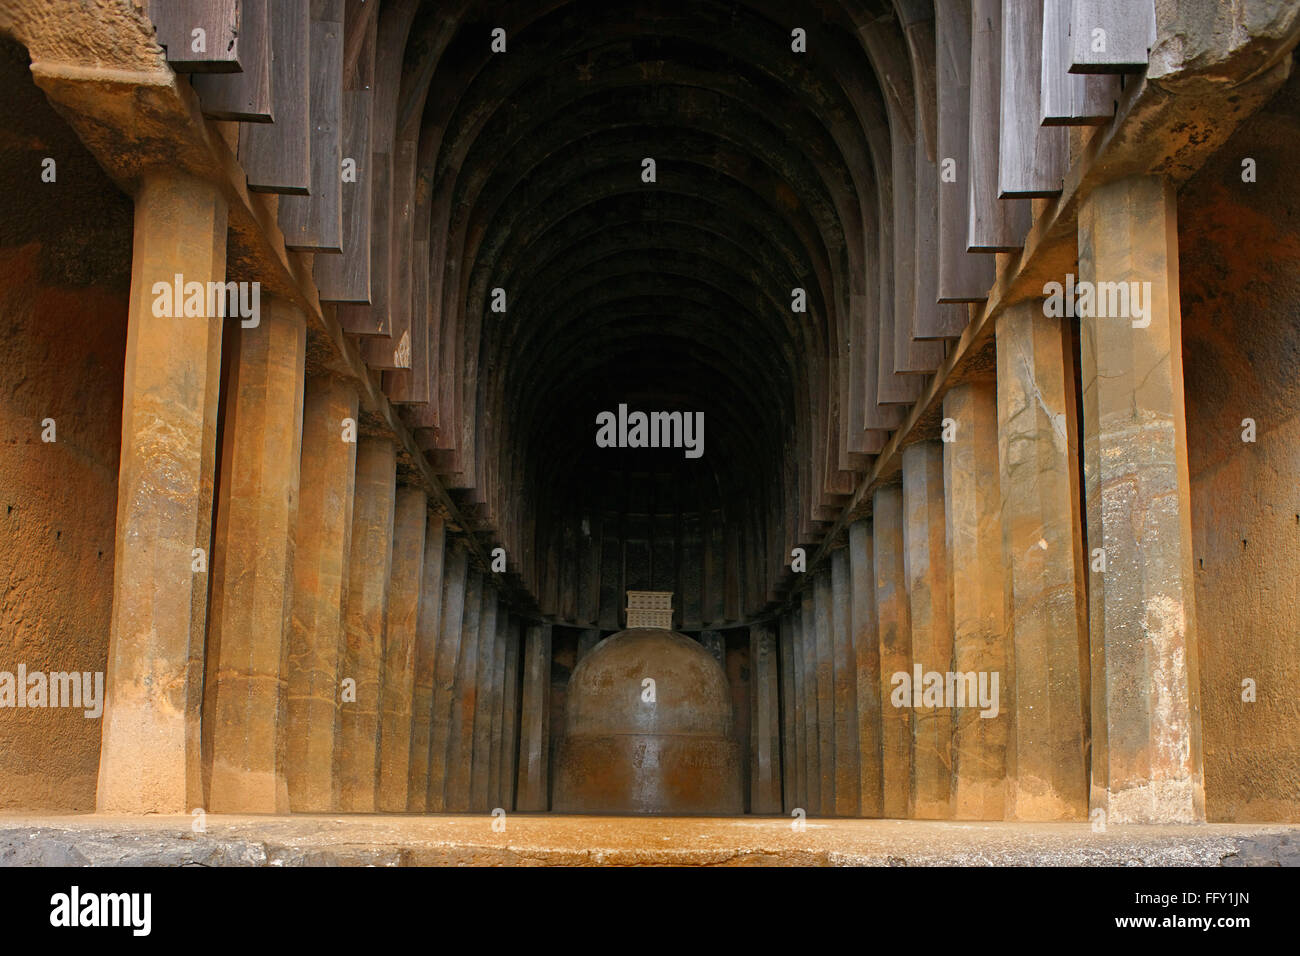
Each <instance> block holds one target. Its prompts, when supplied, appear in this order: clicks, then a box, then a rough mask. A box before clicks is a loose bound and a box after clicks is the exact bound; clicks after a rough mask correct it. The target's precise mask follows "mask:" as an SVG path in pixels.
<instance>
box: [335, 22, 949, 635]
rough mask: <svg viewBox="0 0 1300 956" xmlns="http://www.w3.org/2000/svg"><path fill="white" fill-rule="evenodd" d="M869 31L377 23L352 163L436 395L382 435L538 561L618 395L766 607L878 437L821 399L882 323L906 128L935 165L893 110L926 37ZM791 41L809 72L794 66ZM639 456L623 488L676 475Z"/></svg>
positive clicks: (830, 395) (615, 462)
mask: <svg viewBox="0 0 1300 956" xmlns="http://www.w3.org/2000/svg"><path fill="white" fill-rule="evenodd" d="M896 6H897V7H898V8H899V9H898V10H895V5H892V4H884V3H870V2H868V3H833V2H813V3H804V4H793V5H792V4H789V3H785V2H780V3H778V2H775V0H756V2H749V3H733V2H714V0H689V2H687V0H662V2H657V3H638V4H636V5H635V13H632V12H630V11H631V8H630V7H628V6H627V5H623V4H611V3H607V2H598V0H579V2H563V0H527V2H518V3H510V4H504V5H501V6H494V7H493V8H492V9H491V10H490V12H484V10H481V9H480V6H479V5H478V4H473V3H464V4H461V5H459V6H458V7H451V6H449V5H445V4H428V3H425V4H421V3H418V2H415V0H400V2H395V3H394V2H391V0H390V2H388V3H385V4H384V6H383V8H382V9H381V11H380V13H379V21H378V34H379V46H378V52H377V53H376V61H377V69H376V83H377V84H388V85H389V86H390V88H389V89H386V90H385V89H380V90H378V91H377V95H378V96H379V98H380V99H381V100H383V101H384V102H385V103H388V104H389V105H388V106H387V107H385V108H384V109H382V110H380V111H378V112H377V116H379V117H381V119H380V120H379V121H380V122H381V123H383V124H385V125H386V128H385V129H380V130H377V131H375V132H374V133H373V134H372V135H373V136H374V137H375V139H374V142H375V143H376V144H378V145H380V146H384V147H385V148H387V149H390V150H392V151H393V152H394V153H400V152H401V150H403V149H405V150H407V151H408V152H409V155H410V162H409V166H406V167H404V166H402V164H401V162H398V163H396V164H395V168H396V170H397V180H396V182H395V192H394V200H395V201H397V202H400V201H409V202H411V203H413V206H414V208H413V210H412V211H411V218H412V221H413V226H412V229H413V235H414V239H415V240H416V242H423V241H424V240H425V238H426V237H427V243H428V245H427V250H428V262H427V263H425V262H423V261H420V262H415V263H411V266H412V267H413V268H416V269H423V268H427V269H428V270H429V273H428V297H429V314H428V320H429V327H428V347H429V350H430V361H431V362H432V363H433V370H434V374H433V376H432V382H433V385H432V389H433V390H432V395H431V396H430V401H429V403H428V404H427V405H420V404H413V405H411V406H410V407H409V408H408V409H407V413H408V416H409V420H410V422H411V424H412V425H413V426H414V427H416V428H417V435H418V436H420V439H421V441H422V442H423V443H424V444H425V446H426V448H427V449H428V451H429V453H430V456H431V460H432V461H433V462H434V463H435V465H436V466H437V467H438V468H439V470H440V471H441V472H443V474H444V475H445V476H446V480H447V483H448V485H449V486H450V487H452V488H457V489H460V494H461V495H462V497H463V499H464V500H465V501H466V502H467V503H470V504H471V505H477V506H479V507H478V508H477V509H475V513H476V514H477V515H478V516H479V517H480V519H481V521H482V525H483V529H484V530H485V531H486V532H488V533H489V534H491V535H492V536H493V537H495V538H497V539H498V540H500V541H501V542H502V543H503V544H504V545H505V546H506V547H507V549H508V550H510V551H513V552H514V553H516V554H525V555H532V556H537V555H540V554H544V553H545V552H546V546H545V545H544V544H543V543H542V542H538V541H534V540H531V539H530V538H529V535H531V534H536V533H538V529H539V528H540V527H542V526H543V525H546V526H554V527H559V526H561V525H563V523H564V521H565V520H566V519H565V518H564V515H565V514H566V513H567V512H569V511H573V512H574V513H575V514H576V513H577V512H578V511H581V510H583V509H585V508H588V507H589V506H590V503H589V502H583V501H574V500H566V499H565V496H566V495H569V496H570V497H571V496H572V494H573V489H575V488H584V489H586V488H594V487H596V485H598V484H599V480H598V478H593V477H592V475H591V474H588V473H589V472H592V473H599V472H601V470H602V469H604V468H606V467H609V468H613V469H623V468H625V467H626V456H625V455H607V456H606V457H605V458H601V456H600V454H598V450H597V449H595V447H594V434H595V423H594V422H595V412H596V411H599V410H604V409H607V408H608V409H613V408H614V407H616V405H617V403H618V402H619V401H620V400H624V401H627V398H623V396H626V397H629V398H631V399H632V400H631V401H628V402H627V403H628V404H629V405H631V406H632V407H633V408H637V407H641V408H642V409H643V410H647V411H648V410H655V409H659V408H663V409H669V408H679V409H691V410H700V411H704V412H705V414H706V457H705V459H704V460H703V461H702V463H700V464H699V465H698V466H696V467H697V468H699V469H702V472H703V473H706V474H708V475H709V480H708V481H707V482H705V483H704V484H705V485H706V486H707V487H710V488H716V489H717V494H718V495H720V496H721V497H722V498H725V499H727V502H728V509H729V511H730V512H731V513H733V514H734V515H736V516H737V520H742V519H741V518H740V517H739V516H741V515H744V516H745V518H744V519H743V520H745V521H749V522H750V525H746V526H745V527H744V528H743V529H742V530H741V532H739V533H741V534H742V535H743V536H744V537H745V538H746V540H749V539H753V540H759V539H761V543H760V544H759V545H758V546H757V548H758V552H759V553H760V554H761V555H762V556H763V557H762V560H763V561H764V562H765V563H766V564H767V565H769V566H767V567H765V568H764V569H763V578H764V582H765V584H764V586H763V587H761V588H756V589H753V590H756V591H757V590H761V592H762V595H763V598H764V599H767V598H768V597H770V596H772V595H773V594H774V593H775V591H774V588H773V585H774V583H775V582H776V580H777V579H778V578H779V576H780V574H781V564H782V563H783V561H785V560H787V559H788V554H789V549H790V548H791V547H793V546H794V545H796V544H805V543H811V542H812V541H813V540H815V538H816V535H817V533H818V529H819V527H821V526H822V525H823V524H824V523H825V522H828V521H829V520H831V519H833V518H834V517H835V516H836V514H837V508H838V506H840V505H841V504H842V503H843V501H844V500H845V496H846V495H847V494H848V493H849V492H850V491H851V490H852V487H853V482H854V478H855V475H854V471H860V470H861V469H862V468H863V467H864V466H865V465H866V463H867V462H868V461H869V459H868V458H867V455H869V454H870V451H871V450H874V448H875V447H876V445H873V439H872V438H871V434H872V432H871V431H870V429H872V428H877V429H880V428H887V427H892V425H891V424H887V423H888V422H890V420H891V415H890V414H889V412H888V410H887V409H885V410H882V409H880V408H878V407H877V406H876V403H875V401H874V396H869V397H868V400H867V401H866V402H865V407H866V412H865V413H864V412H863V411H862V410H861V409H862V406H863V404H864V403H863V402H862V401H859V400H857V399H856V398H854V397H852V396H850V394H849V387H848V382H849V380H850V362H857V363H858V365H856V366H854V368H855V369H859V373H860V370H861V368H862V367H865V365H866V364H867V362H868V360H869V358H870V357H869V356H868V355H866V354H865V353H867V351H868V350H869V348H870V345H871V340H872V339H873V338H876V337H877V336H878V333H877V330H876V329H875V328H874V324H875V323H876V321H877V317H878V315H880V314H882V313H883V312H884V311H885V310H887V309H889V308H891V306H892V292H891V288H892V286H891V283H890V280H891V278H892V277H891V276H889V275H888V273H889V272H890V271H891V270H892V268H893V249H892V234H891V232H890V229H889V225H890V222H891V219H892V217H893V215H894V214H895V211H896V204H895V202H894V199H893V197H892V190H893V183H894V181H895V177H896V175H897V172H896V168H895V167H896V165H897V163H898V162H899V144H901V143H905V144H906V146H905V147H904V149H905V150H911V149H913V148H914V147H913V146H912V145H911V144H912V143H914V141H915V132H914V131H915V130H916V129H917V128H918V125H919V127H920V128H921V129H922V132H923V134H924V138H925V139H926V141H927V142H926V145H927V147H928V148H929V150H930V152H931V153H932V152H933V146H932V142H933V136H932V127H933V89H932V88H927V87H926V86H925V85H924V84H922V86H921V93H922V103H923V104H925V103H929V104H930V110H929V113H928V114H927V111H926V109H925V108H924V105H923V107H922V109H921V110H920V111H919V112H918V109H917V99H916V96H915V94H914V87H915V84H914V83H913V82H912V69H913V67H914V66H920V67H921V68H922V69H929V70H930V71H931V72H932V71H933V63H932V60H933V42H932V32H933V27H932V22H931V21H932V19H933V14H932V10H931V7H930V3H929V0H907V2H900V3H899V4H897V5H896ZM498 27H499V28H502V29H504V30H505V31H506V36H507V50H508V52H506V53H504V54H501V53H494V52H493V51H492V50H491V47H490V41H491V31H492V30H493V29H495V28H498ZM796 27H799V28H803V29H804V30H806V31H807V33H808V37H809V41H808V42H809V43H810V44H815V46H816V55H815V56H809V55H803V54H799V53H795V52H793V51H792V50H791V46H790V44H791V30H793V29H795V28H796ZM926 29H929V30H930V31H931V43H930V46H929V57H930V61H931V62H929V63H927V62H926V61H925V57H926V47H925V44H924V42H923V41H924V36H925V32H924V31H925V30H926ZM351 48H352V43H351V37H350V38H349V49H351ZM397 49H400V50H401V56H400V57H396V56H394V51H395V50H397ZM395 61H397V62H400V67H396V66H395ZM873 63H874V64H875V67H879V68H875V67H873ZM930 82H931V83H932V80H931V81H930ZM385 144H387V145H385ZM403 144H405V145H403ZM647 157H649V158H653V159H654V160H655V162H656V181H655V182H654V183H644V182H643V181H642V178H641V171H642V165H641V163H642V160H643V159H644V158H647ZM405 184H409V188H410V193H411V195H410V196H409V197H408V198H403V197H400V196H399V195H398V192H397V191H398V190H402V189H405V188H406V185H405ZM909 188H910V187H909ZM419 248H426V247H424V246H423V245H421V246H420V247H419ZM398 268H401V266H400V265H399V267H398ZM796 287H798V288H802V289H804V290H805V291H806V297H807V311H806V312H805V313H795V312H793V311H792V310H791V291H792V290H793V289H794V288H796ZM498 288H500V289H503V290H505V294H506V299H507V304H508V307H507V311H506V312H505V313H498V312H494V311H492V310H491V308H490V301H491V298H492V290H494V289H498ZM884 335H885V330H882V332H881V333H879V337H880V344H881V346H882V347H891V346H892V345H893V340H892V338H890V339H889V340H888V341H885V339H884ZM908 344H909V343H908V342H903V341H900V342H899V343H898V346H897V347H898V348H900V349H905V347H906V346H907V345H908ZM855 350H856V352H857V354H856V355H854V352H855ZM882 371H883V369H882ZM888 373H889V374H891V375H892V365H890V366H888ZM867 378H868V379H869V381H874V379H873V378H872V377H871V376H870V375H868V376H867ZM656 403H657V404H656ZM850 406H853V407H854V408H857V409H858V411H856V412H854V417H853V418H852V420H850ZM894 424H896V422H894ZM851 425H852V429H850V426H851ZM655 454H656V453H648V457H647V459H646V461H647V467H649V468H651V469H652V470H653V469H655V468H659V469H668V470H669V471H672V470H673V469H676V468H677V466H675V465H671V464H668V463H667V459H666V458H665V457H663V455H662V453H657V454H658V455H659V457H655ZM672 454H675V455H677V456H680V454H681V452H680V451H676V452H673V453H672ZM584 493H585V492H584ZM592 493H593V494H594V493H595V492H592ZM683 494H684V495H685V492H684V493H683ZM683 500H685V497H683ZM715 504H716V502H715ZM713 506H714V505H711V504H709V503H708V502H705V501H702V500H701V501H698V502H696V503H695V505H693V507H697V508H700V509H704V508H710V507H713ZM537 512H545V513H546V515H547V517H546V518H545V519H544V520H543V521H542V522H540V524H539V521H538V515H537ZM548 533H549V532H548ZM557 533H558V532H557ZM521 573H522V575H523V577H524V579H525V581H526V582H532V583H536V582H537V581H539V580H540V579H541V578H540V572H539V569H538V568H537V567H532V568H524V569H522V572H521ZM530 576H531V577H530ZM745 610H746V612H749V613H752V612H756V611H757V610H759V609H758V608H746V609H745Z"/></svg>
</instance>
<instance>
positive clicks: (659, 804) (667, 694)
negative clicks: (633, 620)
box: [554, 627, 744, 814]
mask: <svg viewBox="0 0 1300 956" xmlns="http://www.w3.org/2000/svg"><path fill="white" fill-rule="evenodd" d="M740 767H741V764H740V745H739V744H738V743H737V742H736V741H735V739H734V738H733V736H732V713H731V695H730V691H729V688H728V685H727V678H726V675H725V674H724V673H723V672H722V668H721V667H719V666H718V663H717V661H715V660H714V658H713V656H712V655H711V654H709V652H708V651H706V650H705V649H704V648H703V647H702V646H701V645H700V644H698V643H696V642H695V641H693V640H691V639H690V638H689V637H687V636H686V635H684V634H678V633H676V632H675V631H669V630H665V629H663V628H648V627H647V628H633V629H630V630H626V631H619V632H618V633H617V634H613V635H611V636H610V637H608V638H606V639H605V640H603V641H601V642H600V643H599V644H597V645H596V646H595V648H593V649H592V650H591V652H590V653H588V654H587V656H586V657H584V658H583V659H582V661H581V662H579V664H578V666H577V667H576V668H575V669H574V671H573V676H572V677H571V678H570V681H569V691H568V702H567V708H566V712H565V721H564V733H563V736H562V737H561V739H560V742H559V747H558V752H557V754H556V768H555V772H556V778H555V799H554V809H555V810H557V811H559V812H562V813H563V812H568V813H647V814H650V813H659V814H737V813H741V812H743V803H744V800H743V797H742V793H741V769H740Z"/></svg>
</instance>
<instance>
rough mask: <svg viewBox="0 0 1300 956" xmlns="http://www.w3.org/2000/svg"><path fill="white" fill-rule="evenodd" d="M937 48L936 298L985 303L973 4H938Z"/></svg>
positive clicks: (989, 265) (988, 276) (989, 264)
mask: <svg viewBox="0 0 1300 956" xmlns="http://www.w3.org/2000/svg"><path fill="white" fill-rule="evenodd" d="M935 46H936V48H937V57H936V62H937V64H938V71H939V77H938V81H939V89H938V97H939V133H938V135H939V170H938V173H939V198H938V203H939V289H938V299H939V301H940V302H982V301H983V300H984V298H985V297H986V296H987V295H988V291H989V286H991V285H992V284H993V267H994V261H993V259H992V257H991V256H987V255H973V254H971V253H970V252H968V251H967V250H966V239H967V236H968V235H969V233H970V222H969V217H970V197H969V194H970V189H971V163H970V147H969V144H970V137H971V122H970V113H971V90H970V86H971V69H970V64H971V19H970V2H969V0H953V2H950V3H940V4H937V5H936V7H935ZM949 170H951V172H949ZM962 325H963V327H964V326H965V323H962Z"/></svg>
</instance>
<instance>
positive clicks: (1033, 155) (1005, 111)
mask: <svg viewBox="0 0 1300 956" xmlns="http://www.w3.org/2000/svg"><path fill="white" fill-rule="evenodd" d="M1042 59H1043V3H1042V0H1002V109H1001V114H1000V117H999V130H1000V133H1001V135H1000V137H999V139H998V198H1000V199H1015V198H1027V197H1043V196H1055V195H1057V194H1058V193H1060V191H1061V184H1062V182H1063V180H1064V178H1065V171H1066V169H1067V168H1068V167H1069V151H1070V134H1069V132H1068V131H1067V130H1064V129H1059V128H1057V127H1051V126H1049V127H1043V126H1042V125H1041V123H1040V122H1039V116H1040V115H1041V114H1040V110H1039V89H1038V87H1039V84H1040V83H1041V82H1042V73H1043V67H1042Z"/></svg>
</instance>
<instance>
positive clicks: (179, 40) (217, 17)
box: [149, 0, 242, 73]
mask: <svg viewBox="0 0 1300 956" xmlns="http://www.w3.org/2000/svg"><path fill="white" fill-rule="evenodd" d="M239 14H240V10H239V0H150V3H149V19H150V20H152V21H153V23H154V27H155V28H156V29H157V40H158V45H159V46H162V47H165V48H166V49H167V62H168V63H169V64H171V68H172V69H173V70H175V71H176V72H177V73H238V72H240V70H241V69H242V66H241V63H240V56H239V45H238V42H237V38H238V36H239V33H240V16H239Z"/></svg>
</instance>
